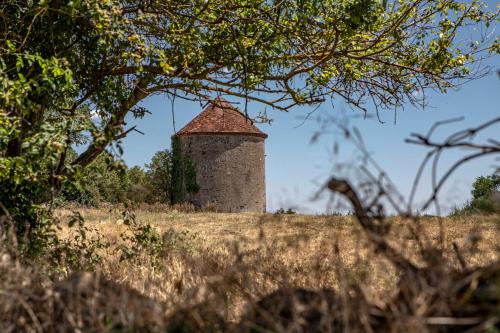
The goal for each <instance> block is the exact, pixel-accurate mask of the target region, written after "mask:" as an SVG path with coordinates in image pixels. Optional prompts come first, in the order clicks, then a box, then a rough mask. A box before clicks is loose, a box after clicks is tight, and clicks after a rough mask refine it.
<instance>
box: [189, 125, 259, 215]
mask: <svg viewBox="0 0 500 333" xmlns="http://www.w3.org/2000/svg"><path fill="white" fill-rule="evenodd" d="M181 150H182V154H183V155H184V156H188V157H189V158H190V159H191V160H192V161H193V163H194V165H195V169H196V182H197V183H198V185H199V186H200V190H199V191H198V193H196V194H195V195H194V198H193V203H194V204H195V205H196V206H198V207H201V206H203V205H204V204H206V203H209V202H211V203H214V204H216V205H217V206H218V207H220V208H221V209H223V210H224V211H228V212H241V211H256V212H264V211H265V210H266V189H265V162H264V138H262V137H256V136H250V135H240V134H236V135H235V134H233V135H214V134H211V135H190V136H182V137H181Z"/></svg>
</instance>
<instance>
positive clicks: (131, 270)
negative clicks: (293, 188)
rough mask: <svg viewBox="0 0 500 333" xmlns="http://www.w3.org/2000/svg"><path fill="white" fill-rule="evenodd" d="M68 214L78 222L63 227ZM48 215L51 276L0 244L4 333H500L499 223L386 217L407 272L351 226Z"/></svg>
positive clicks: (310, 219)
mask: <svg viewBox="0 0 500 333" xmlns="http://www.w3.org/2000/svg"><path fill="white" fill-rule="evenodd" d="M75 212H78V213H79V214H80V216H81V217H83V219H79V220H78V219H77V220H76V222H77V224H76V226H73V227H71V228H70V227H69V226H68V222H70V221H72V220H73V221H75V220H74V216H75ZM55 215H56V217H57V219H58V220H59V221H60V222H61V223H60V227H59V228H58V229H57V232H58V234H59V236H60V237H59V243H58V244H59V245H58V246H57V247H54V250H55V251H57V252H58V251H61V252H60V253H53V255H56V257H57V258H59V259H58V262H57V263H55V264H54V263H52V264H47V262H46V261H44V259H42V260H38V261H34V262H23V261H22V260H18V259H16V258H15V255H14V256H12V252H9V251H8V247H6V245H8V242H5V240H7V239H2V241H4V243H2V242H0V276H1V277H2V279H0V331H1V332H7V333H11V332H12V333H13V332H70V331H71V332H184V333H187V332H238V333H244V332H466V331H467V330H468V329H470V328H471V327H474V329H475V330H473V331H471V332H482V331H484V330H485V329H486V328H488V329H489V328H492V329H495V327H497V326H498V323H499V322H500V321H499V320H500V319H499V318H500V316H499V315H497V314H498V310H499V308H498V306H499V302H498V297H499V295H496V294H497V292H498V290H500V289H499V287H498V286H499V285H500V276H499V272H500V269H499V264H498V263H499V262H500V261H499V259H500V255H499V254H500V248H499V246H500V216H498V215H489V216H479V215H477V216H462V217H454V218H442V219H440V218H436V217H422V218H420V219H412V220H405V219H403V218H399V217H393V218H390V221H391V222H392V223H391V225H392V227H391V229H390V231H389V233H388V234H385V236H384V239H387V241H388V244H387V247H390V248H392V249H395V251H396V252H397V253H398V255H399V254H402V255H403V256H405V257H406V259H405V260H404V261H405V262H409V263H411V264H410V266H412V267H413V268H411V267H410V266H404V265H403V266H401V265H400V264H398V262H397V261H395V260H394V257H393V258H392V259H391V257H390V256H387V250H384V248H380V247H376V246H374V241H373V239H372V240H371V241H370V240H369V238H368V237H369V236H368V235H369V234H368V233H367V231H366V229H362V228H361V227H360V226H359V225H358V223H357V221H356V218H355V217H353V216H306V215H299V214H280V215H277V214H251V213H245V214H225V213H208V212H203V213H183V212H180V211H176V210H171V209H170V210H169V209H166V207H149V208H148V209H142V210H137V211H135V212H124V211H123V209H118V208H113V209H88V208H61V209H58V210H57V211H56V213H55ZM82 221H84V222H83V223H80V222H82ZM376 249H377V251H378V253H377V251H376ZM384 251H385V252H384ZM58 254H60V255H58ZM384 254H385V256H384ZM49 258H51V256H48V257H46V259H47V260H51V259H49ZM495 262H496V264H495ZM405 265H406V264H405ZM405 267H406V268H405ZM479 267H482V268H481V269H475V268H479ZM85 271H87V272H88V273H85ZM412 272H414V273H415V274H414V273H412ZM459 272H462V273H459ZM485 288H486V289H485ZM491 288H493V289H491ZM484 290H486V291H487V292H486V293H484V292H483V291H484ZM485 297H486V298H485ZM457 323H458V325H459V326H456V325H455V324H457ZM436 325H437V326H436ZM443 325H444V326H443ZM450 325H452V326H450ZM453 325H455V326H453ZM460 325H462V326H460ZM464 325H465V326H464ZM467 325H468V326H467ZM471 325H472V326H471ZM467 332H469V331H467ZM492 332H494V330H493V331H492Z"/></svg>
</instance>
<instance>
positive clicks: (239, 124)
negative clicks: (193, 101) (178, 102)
mask: <svg viewBox="0 0 500 333" xmlns="http://www.w3.org/2000/svg"><path fill="white" fill-rule="evenodd" d="M201 134H233V135H237V134H244V135H253V136H259V137H262V138H267V134H266V133H264V132H262V131H261V130H259V129H258V128H257V127H255V126H254V124H253V122H252V120H250V119H249V118H247V117H246V116H245V115H244V114H242V113H241V112H240V111H238V109H237V108H235V107H234V106H233V105H231V103H229V102H227V101H225V100H224V99H222V98H217V99H215V100H214V101H212V102H210V104H209V105H208V106H207V107H206V108H205V110H203V111H202V112H201V113H200V114H199V115H197V116H196V117H195V118H194V119H193V120H191V122H190V123H188V124H187V125H186V126H184V127H183V128H182V129H181V130H180V131H178V132H177V135H180V136H183V135H201Z"/></svg>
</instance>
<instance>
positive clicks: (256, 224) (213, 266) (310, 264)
mask: <svg viewBox="0 0 500 333" xmlns="http://www.w3.org/2000/svg"><path fill="white" fill-rule="evenodd" d="M79 211H80V213H81V214H82V216H83V217H84V218H85V221H86V225H87V226H89V227H90V228H91V229H93V230H94V231H93V232H96V231H98V233H99V234H101V235H103V239H102V240H103V241H106V242H109V243H110V246H109V247H107V248H106V249H102V250H101V252H102V256H103V258H104V260H103V262H102V263H100V265H99V269H100V270H101V271H102V274H104V275H105V276H106V277H108V278H110V279H112V280H114V281H117V282H119V283H120V284H124V285H127V286H130V287H132V288H133V289H135V290H137V291H139V292H140V293H141V294H143V295H146V296H149V297H152V298H154V299H156V300H158V301H161V302H166V304H170V305H172V306H171V307H170V308H177V307H178V306H182V307H186V306H194V305H195V304H198V303H200V302H207V301H209V302H213V307H214V308H220V309H221V311H222V312H225V315H226V316H227V318H228V319H229V320H230V321H237V320H238V319H239V317H240V316H241V314H242V312H243V311H244V309H245V304H248V303H249V302H250V301H254V300H256V299H259V298H260V297H262V296H263V295H266V294H268V293H269V292H272V291H273V290H275V289H277V288H279V287H286V286H293V287H304V288H307V289H314V290H318V289H321V288H332V289H335V290H339V289H342V288H344V287H345V286H344V285H343V284H345V281H350V280H352V281H357V282H359V283H360V284H362V285H363V286H365V287H364V288H365V290H364V292H365V293H366V295H367V296H368V298H369V299H370V300H372V301H373V302H375V303H377V302H381V299H383V298H384V297H385V296H387V295H388V294H390V293H391V292H392V291H393V290H395V289H396V282H397V276H396V274H395V270H394V268H393V267H392V265H391V264H390V263H389V262H387V261H386V260H384V259H383V258H381V257H379V256H378V255H377V254H376V253H374V252H373V249H372V247H371V246H370V244H369V243H368V242H367V240H366V238H365V236H364V234H363V233H362V230H361V229H360V227H359V226H358V225H357V224H356V222H355V220H354V217H351V216H307V215H298V214H297V215H287V214H282V215H276V214H252V213H242V214H225V213H182V212H177V211H166V212H161V211H156V212H155V211H147V210H142V211H136V212H135V214H136V221H137V222H138V224H139V225H141V224H147V223H149V224H151V225H153V226H154V228H155V230H156V231H157V232H158V233H159V234H160V235H162V239H163V244H162V247H163V248H162V249H161V253H160V255H159V256H158V258H157V259H155V261H154V262H153V259H152V258H151V257H150V256H148V255H144V254H141V255H139V256H138V257H137V258H136V260H132V261H130V260H129V261H121V260H120V257H121V253H122V252H121V251H120V246H123V245H124V243H128V245H127V246H129V247H131V246H133V244H132V243H133V242H132V243H131V242H130V240H128V241H127V240H125V241H124V240H123V235H124V234H127V233H130V228H129V227H128V226H127V225H125V224H124V218H123V216H122V213H121V211H120V210H118V209H111V210H109V209H80V210H79ZM57 214H58V216H59V217H60V218H61V220H65V219H67V218H68V217H69V216H70V215H71V214H72V213H71V211H70V210H59V211H58V212H57ZM392 220H393V221H392V222H393V227H392V231H391V233H390V237H389V238H390V243H391V244H393V245H394V246H395V247H396V248H398V249H399V250H400V251H401V252H402V253H403V254H404V255H406V256H407V257H408V258H411V259H412V260H414V261H415V262H416V263H417V264H418V263H419V260H420V258H419V257H418V256H417V255H416V253H417V250H418V249H417V241H416V239H415V237H414V236H412V234H411V233H410V232H409V228H408V224H407V223H406V222H405V221H404V220H403V219H401V218H393V219H392ZM414 227H415V228H420V230H419V234H420V235H422V238H423V242H429V244H434V245H437V246H439V244H440V242H441V240H442V246H444V248H445V255H446V257H447V258H449V263H450V265H452V266H457V267H458V261H457V258H456V253H455V252H454V251H453V246H452V244H453V243H456V245H457V246H458V248H459V249H460V252H461V253H462V255H463V256H464V258H465V261H466V262H467V265H468V266H469V267H475V266H485V265H487V264H489V263H491V262H493V261H495V260H499V259H500V258H499V253H500V216H497V215H491V216H464V217H456V218H443V219H439V218H435V217H423V218H422V219H421V220H420V224H419V226H414ZM61 233H62V234H63V235H64V236H65V237H69V236H70V233H69V231H68V229H67V228H64V229H62V230H61ZM91 233H92V232H91Z"/></svg>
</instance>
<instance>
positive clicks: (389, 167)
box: [123, 2, 500, 213]
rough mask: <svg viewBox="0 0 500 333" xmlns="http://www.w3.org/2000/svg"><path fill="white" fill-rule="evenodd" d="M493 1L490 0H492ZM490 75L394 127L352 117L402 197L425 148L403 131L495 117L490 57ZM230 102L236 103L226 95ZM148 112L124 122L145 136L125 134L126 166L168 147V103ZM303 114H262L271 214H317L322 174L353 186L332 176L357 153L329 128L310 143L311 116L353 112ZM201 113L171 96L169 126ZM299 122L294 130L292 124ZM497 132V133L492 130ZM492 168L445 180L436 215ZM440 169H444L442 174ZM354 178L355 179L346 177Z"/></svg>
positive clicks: (497, 64) (498, 110)
mask: <svg viewBox="0 0 500 333" xmlns="http://www.w3.org/2000/svg"><path fill="white" fill-rule="evenodd" d="M492 3H493V2H492ZM487 64H488V65H489V66H491V67H492V68H493V69H494V70H493V71H492V73H491V74H490V75H488V76H486V77H484V78H482V79H479V80H476V81H472V82H469V83H468V84H466V85H464V86H462V87H461V88H460V89H458V90H456V91H450V92H448V93H447V94H438V93H434V92H430V93H429V94H428V98H429V104H430V106H429V107H426V108H425V109H416V108H412V107H406V108H405V109H404V110H398V111H397V122H396V124H395V123H394V111H387V112H384V113H382V120H384V121H385V123H383V124H381V123H379V122H378V121H377V120H373V119H366V120H364V119H362V118H358V119H351V120H350V125H351V126H356V127H357V128H358V129H359V131H360V133H361V134H362V137H363V140H364V142H365V143H366V146H367V148H368V150H369V151H370V153H371V156H372V157H373V158H374V159H375V160H376V161H377V162H378V163H379V164H380V166H381V167H382V168H383V169H384V170H385V171H386V172H387V174H389V175H390V176H391V179H392V180H393V181H394V183H395V184H396V185H397V186H398V188H399V190H400V191H401V192H402V194H403V195H405V196H408V194H409V191H410V187H411V184H412V181H413V178H414V175H415V173H416V171H417V168H418V166H419V162H420V161H421V160H422V159H423V157H424V156H425V153H426V150H425V149H422V148H420V147H416V146H412V145H409V144H406V143H404V140H405V138H407V137H409V135H410V133H413V132H417V133H425V132H427V130H428V129H429V128H430V127H431V126H432V124H434V123H435V122H436V121H439V120H445V119H450V118H455V117H464V120H463V121H462V122H460V123H456V124H451V125H448V126H446V127H444V128H442V129H441V130H440V131H439V132H438V133H436V134H437V136H436V138H439V137H441V138H442V137H444V136H445V135H446V134H450V133H451V132H453V131H455V130H458V129H461V128H464V127H469V126H475V125H479V124H480V123H482V122H484V121H487V120H489V119H491V118H493V117H496V116H500V105H499V101H500V78H499V77H498V75H497V74H496V73H495V71H496V70H498V69H500V57H499V56H495V57H493V58H490V59H489V60H488V63H487ZM228 99H229V100H230V101H235V102H241V101H238V100H236V99H234V98H233V99H231V98H228ZM142 105H143V106H145V107H146V108H148V109H149V110H150V111H151V114H148V115H146V117H145V118H143V119H140V120H133V119H129V120H128V122H129V125H130V124H137V125H138V129H139V130H141V131H142V132H144V135H141V134H139V133H131V134H130V135H129V137H127V138H126V139H125V140H124V145H123V146H124V149H125V152H124V155H123V158H124V160H125V162H126V163H127V165H129V166H134V165H139V166H143V165H144V164H145V163H148V162H149V160H150V159H151V157H152V156H153V154H154V153H155V152H156V151H158V150H162V149H168V148H169V147H170V136H171V135H172V134H174V130H173V123H172V110H171V103H170V101H169V100H168V99H167V98H166V97H164V96H161V95H156V96H152V97H150V98H148V99H147V100H145V101H144V102H143V103H142ZM261 108H262V106H261V105H258V104H253V105H251V107H250V109H249V113H250V114H251V115H254V116H255V115H257V113H258V112H259V111H261ZM309 111H310V109H309V108H307V107H298V108H296V109H294V110H292V111H291V112H288V113H284V112H280V111H268V114H269V115H270V116H271V118H273V120H274V121H273V122H272V124H271V125H268V124H261V125H258V126H259V128H260V129H262V130H263V131H264V132H266V133H267V134H269V137H268V139H267V140H266V188H267V203H268V210H269V211H275V210H276V209H278V208H280V207H284V208H289V207H292V208H295V209H297V210H299V211H300V212H304V213H324V212H325V211H326V210H327V209H331V207H329V205H328V204H327V201H328V200H327V198H326V196H325V195H324V196H323V198H322V199H319V200H312V198H313V197H314V194H315V193H316V192H317V191H318V189H319V187H320V185H321V184H324V182H325V181H326V180H327V179H328V176H329V175H332V174H335V175H337V176H347V177H350V178H351V180H352V181H355V180H356V179H355V177H356V176H355V174H354V173H353V172H352V168H351V169H347V170H346V171H344V172H343V171H340V172H339V171H338V170H336V169H335V167H334V166H335V165H336V164H338V163H342V162H347V161H351V160H353V158H354V157H355V156H357V155H356V153H355V150H354V149H353V147H352V145H351V144H349V142H347V141H346V140H344V139H342V138H341V137H340V136H337V135H334V134H332V133H331V132H333V130H334V126H333V125H329V126H327V127H326V131H322V132H323V133H324V135H322V136H320V139H319V140H318V141H316V142H315V143H313V144H311V137H312V136H313V135H314V134H315V133H316V132H318V131H319V130H320V129H321V128H322V127H321V123H318V122H317V121H316V118H317V117H322V118H325V117H328V116H334V117H341V115H342V114H345V115H347V116H348V117H351V116H353V115H356V113H354V112H353V111H351V110H350V109H349V108H348V107H346V106H345V105H343V104H342V103H340V102H334V108H332V105H331V103H329V102H328V103H326V104H325V105H322V106H321V107H320V108H319V109H318V110H317V111H316V112H315V113H314V115H313V116H312V117H311V118H310V119H309V120H308V121H306V122H303V118H304V116H305V115H306V114H307V113H308V112H309ZM199 112H201V107H200V105H199V103H196V102H187V101H182V100H179V99H177V101H176V103H175V107H174V113H175V121H176V129H177V130H179V129H180V128H182V127H183V126H184V125H185V124H187V123H188V122H189V121H190V120H191V119H192V118H193V117H194V116H195V115H197V114H198V113H199ZM299 125H300V126H299ZM495 130H496V132H495ZM499 131H500V129H499V127H498V126H497V127H496V129H494V130H491V131H490V132H489V133H487V134H488V135H489V137H492V138H495V139H497V140H498V139H499V138H500V135H499V134H500V133H499ZM335 142H337V145H338V147H339V153H338V154H337V155H334V154H333V153H332V152H333V146H334V143H335ZM457 156H458V155H457V154H445V155H444V156H443V158H442V166H443V167H445V166H446V165H449V164H450V163H452V161H453V160H454V159H455V158H456V157H457ZM493 165H496V166H498V165H500V160H498V159H497V160H494V159H493V158H487V159H483V160H478V161H474V162H471V163H469V164H467V165H465V166H464V167H462V168H461V169H459V170H458V171H457V172H456V173H455V174H454V176H453V177H452V178H451V179H450V181H449V182H448V183H447V186H446V187H445V188H444V189H443V191H442V194H441V196H440V200H441V203H442V208H443V211H446V210H447V209H450V208H451V207H452V206H453V205H455V204H460V203H463V202H465V201H466V200H467V199H469V197H470V187H471V184H472V182H473V180H474V179H475V178H476V177H478V176H480V175H487V174H491V173H492V172H493V170H494V168H493ZM441 170H444V169H441ZM353 177H354V178H353ZM430 181H431V180H430V172H429V171H428V170H427V172H425V173H424V176H423V179H422V185H423V187H422V189H421V191H419V192H418V193H417V202H422V201H423V200H424V198H426V194H428V193H429V192H428V191H429V189H430V187H429V184H430Z"/></svg>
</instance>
